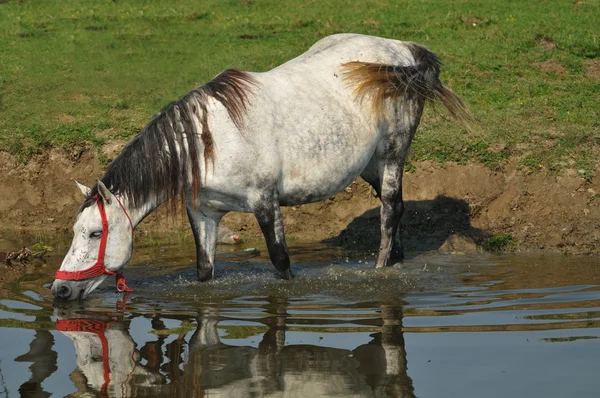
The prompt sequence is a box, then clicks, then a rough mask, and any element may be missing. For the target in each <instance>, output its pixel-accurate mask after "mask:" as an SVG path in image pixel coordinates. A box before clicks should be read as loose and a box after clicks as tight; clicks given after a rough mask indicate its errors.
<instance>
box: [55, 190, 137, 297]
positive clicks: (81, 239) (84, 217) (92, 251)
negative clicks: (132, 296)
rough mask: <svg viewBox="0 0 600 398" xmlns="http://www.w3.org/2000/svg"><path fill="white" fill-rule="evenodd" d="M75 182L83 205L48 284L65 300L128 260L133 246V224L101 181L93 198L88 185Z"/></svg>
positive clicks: (95, 284) (84, 292)
mask: <svg viewBox="0 0 600 398" xmlns="http://www.w3.org/2000/svg"><path fill="white" fill-rule="evenodd" d="M76 183H77V182H76ZM77 186H78V187H79V189H80V190H81V192H82V193H83V194H84V195H85V196H86V198H87V199H86V204H87V205H84V206H82V209H81V211H80V212H79V214H78V215H77V220H76V221H75V225H74V226H73V232H74V237H73V242H72V243H71V248H70V249H69V252H68V253H67V255H66V256H65V258H64V260H63V262H62V265H61V266H60V269H59V271H58V272H57V273H56V279H55V280H54V283H53V284H52V293H53V294H54V296H55V297H57V298H61V299H65V300H76V299H82V298H85V297H86V296H87V295H88V294H89V293H90V292H92V291H93V290H94V289H95V288H96V287H98V285H100V284H101V283H102V281H104V279H105V278H106V276H107V275H114V274H115V273H116V272H117V271H119V270H120V269H121V268H122V267H123V266H124V265H125V263H126V262H127V261H129V258H130V257H131V251H132V247H133V224H131V220H130V219H129V215H128V214H127V212H126V210H125V208H124V207H123V205H122V204H121V202H120V201H119V199H118V198H117V197H116V196H115V195H113V194H112V193H111V192H110V191H109V190H108V189H107V188H106V186H105V185H104V184H103V183H102V182H101V181H98V194H97V195H94V197H93V198H90V192H91V189H90V188H88V187H86V186H85V185H82V184H79V183H77Z"/></svg>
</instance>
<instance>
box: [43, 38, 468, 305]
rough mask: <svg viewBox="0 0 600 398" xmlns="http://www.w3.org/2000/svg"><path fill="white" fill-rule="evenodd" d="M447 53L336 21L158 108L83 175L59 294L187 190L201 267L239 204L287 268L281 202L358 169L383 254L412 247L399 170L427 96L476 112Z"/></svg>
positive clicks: (380, 262)
mask: <svg viewBox="0 0 600 398" xmlns="http://www.w3.org/2000/svg"><path fill="white" fill-rule="evenodd" d="M439 66H440V63H439V60H438V58H437V57H436V55H435V54H433V53H432V52H430V51H429V50H427V49H426V48H425V47H423V46H421V45H419V44H416V43H411V42H401V41H396V40H390V39H383V38H378V37H372V36H363V35H358V34H338V35H333V36H329V37H326V38H324V39H322V40H320V41H318V42H317V43H316V44H314V45H313V46H312V47H311V48H310V49H309V50H308V51H307V52H306V53H304V54H302V55H300V56H299V57H297V58H295V59H292V60H291V61H288V62H286V63H285V64H283V65H281V66H279V67H277V68H275V69H273V70H271V71H268V72H264V73H251V72H241V71H237V70H232V69H230V70H226V71H225V72H223V73H221V74H220V75H218V76H217V77H216V78H215V79H213V80H212V81H210V82H208V83H207V84H205V85H203V86H200V87H198V88H195V89H193V90H192V91H191V92H189V93H188V94H187V95H185V96H184V97H183V98H181V99H180V100H178V101H176V102H174V103H173V104H171V105H170V106H168V107H167V108H166V109H164V110H163V111H162V112H161V113H159V114H158V115H156V116H155V117H154V118H153V119H152V120H151V121H150V122H149V123H148V125H147V126H146V127H144V129H143V130H142V131H141V132H140V134H138V135H137V136H136V137H135V138H134V139H133V140H132V141H131V142H130V143H129V144H128V145H127V146H126V147H125V148H124V149H123V151H122V153H121V154H120V155H119V156H118V157H117V158H116V159H115V160H114V161H113V162H112V163H111V164H110V165H109V166H108V169H107V171H106V174H105V175H104V177H103V178H102V180H101V181H98V183H97V184H96V185H95V186H94V187H92V188H87V187H85V186H82V185H81V184H78V186H79V188H80V189H81V191H82V192H83V194H84V195H85V196H86V200H85V202H84V203H83V205H82V206H81V208H80V211H79V214H78V216H77V220H76V222H75V226H74V234H75V236H74V238H73V242H72V245H71V248H70V250H69V252H68V253H67V255H66V257H65V258H64V260H63V263H62V265H61V267H60V270H59V271H58V272H57V279H56V280H55V281H54V284H53V286H52V290H53V293H54V295H55V296H56V297H60V298H63V299H77V298H83V297H85V296H87V295H88V294H89V293H90V292H91V291H92V290H94V289H95V288H96V287H97V286H98V285H99V284H100V283H101V282H102V281H103V280H104V278H105V277H106V275H112V274H115V273H117V272H118V271H119V270H120V269H121V268H122V267H123V266H124V265H125V263H127V261H128V260H129V258H130V256H131V252H132V245H133V230H134V228H135V226H136V225H137V224H138V223H140V222H141V221H142V220H143V219H144V217H146V216H147V215H148V214H149V213H150V212H152V211H153V210H154V209H156V208H157V207H158V206H159V205H160V204H161V203H163V202H165V201H167V200H169V199H172V198H174V197H176V196H181V197H183V198H184V200H185V203H186V208H187V214H188V217H189V221H190V224H191V226H192V231H193V234H194V238H195V242H196V252H197V271H198V279H199V280H200V281H206V280H209V279H211V278H213V276H214V257H215V247H216V242H217V227H218V224H219V221H220V220H221V218H222V217H223V215H224V214H226V213H227V212H229V211H241V212H252V213H254V215H255V216H256V219H257V221H258V224H259V225H260V228H261V230H262V232H263V234H264V236H265V240H266V243H267V247H268V250H269V255H270V258H271V260H272V262H273V264H274V266H275V268H276V269H277V270H278V271H279V272H280V274H281V276H282V277H284V278H286V279H289V278H291V277H292V272H291V270H290V259H289V255H288V249H287V245H286V242H285V236H284V229H283V219H282V216H281V209H280V206H290V205H299V204H303V203H309V202H315V201H319V200H323V199H326V198H328V197H331V196H332V195H335V194H336V193H338V192H340V191H341V190H342V189H344V188H345V187H346V186H348V185H349V184H350V183H351V182H352V181H354V180H355V179H356V178H357V177H358V176H361V177H363V179H365V180H366V181H367V182H368V183H370V184H371V185H372V186H373V187H374V189H375V190H376V192H377V194H378V195H379V197H380V198H381V202H382V206H381V243H380V247H379V255H378V258H377V263H376V267H384V266H386V265H389V264H390V258H391V257H392V256H396V257H400V258H401V257H402V245H401V241H400V234H398V233H397V231H398V224H399V222H400V217H401V215H402V212H403V202H402V173H403V168H404V163H405V160H406V157H407V154H408V150H409V147H410V143H411V141H412V138H413V136H414V134H415V131H416V129H417V126H418V124H419V121H420V118H421V114H422V111H423V107H424V105H425V102H426V101H427V100H429V101H432V102H439V103H441V104H442V105H443V106H444V107H445V108H446V109H447V110H448V111H449V114H450V115H451V116H452V117H453V118H454V119H456V120H458V121H459V122H462V123H463V124H464V125H465V126H466V125H467V122H468V121H469V120H470V116H469V113H468V112H467V110H466V108H465V106H464V105H463V102H462V101H461V100H460V98H459V97H458V96H457V95H456V94H454V93H453V92H452V91H451V90H450V89H448V88H447V87H445V86H444V85H442V83H441V82H440V81H439V79H438V76H439ZM173 203H175V201H173ZM393 246H394V247H393ZM118 280H119V281H118V285H120V289H126V288H127V287H126V285H125V283H124V279H122V278H118Z"/></svg>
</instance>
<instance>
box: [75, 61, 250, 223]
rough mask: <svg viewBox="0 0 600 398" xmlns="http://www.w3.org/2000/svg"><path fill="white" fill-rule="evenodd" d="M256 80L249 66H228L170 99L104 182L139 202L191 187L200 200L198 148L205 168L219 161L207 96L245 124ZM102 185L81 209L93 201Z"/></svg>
mask: <svg viewBox="0 0 600 398" xmlns="http://www.w3.org/2000/svg"><path fill="white" fill-rule="evenodd" d="M255 85H256V82H255V80H254V79H253V77H252V76H251V75H250V74H249V73H247V72H241V71H238V70H235V69H228V70H226V71H224V72H223V73H221V74H220V75H218V76H217V77H215V78H214V79H213V80H211V81H210V82H208V83H206V84H205V85H203V86H200V87H197V88H195V89H193V90H192V91H190V92H189V93H188V94H186V95H185V96H184V97H182V98H181V99H179V100H178V101H175V102H173V103H171V104H170V105H168V106H167V107H166V108H165V109H163V110H162V111H161V112H160V113H158V114H157V115H155V116H154V117H153V118H152V120H150V122H149V123H148V124H147V125H146V126H145V127H144V128H143V129H142V130H141V131H140V133H138V134H137V135H136V136H135V137H134V138H133V139H132V140H131V141H130V142H129V143H128V144H127V145H126V146H125V148H123V151H122V152H121V153H120V154H119V156H117V157H116V158H115V159H114V160H113V161H112V162H111V163H110V164H109V165H108V167H107V169H106V174H105V175H104V177H102V182H103V183H104V185H106V186H107V187H108V189H109V190H110V191H111V192H112V193H113V194H116V195H121V196H126V197H127V199H128V200H129V202H130V203H131V204H132V205H133V206H134V207H137V206H139V205H141V204H143V203H147V202H148V201H150V200H157V199H159V198H161V197H162V198H164V199H166V200H169V199H172V198H174V197H176V196H178V195H180V196H182V197H185V192H186V190H191V192H192V195H193V200H194V203H197V202H196V201H197V199H198V191H199V188H200V174H201V173H200V162H199V159H200V157H199V154H198V151H199V150H201V149H202V148H204V163H205V164H204V166H205V172H206V168H207V167H208V162H209V161H210V162H211V163H213V164H214V159H215V153H214V143H213V136H212V133H211V131H210V129H209V126H208V111H207V103H208V97H212V98H214V99H216V100H217V101H219V102H220V103H221V104H223V106H224V107H225V109H226V110H227V112H228V113H229V117H230V118H231V120H232V121H233V123H234V124H235V125H236V126H237V127H238V128H240V126H241V123H242V120H243V116H244V112H245V110H246V108H247V106H248V102H249V95H250V94H251V93H252V88H253V86H255ZM97 193H98V186H97V184H95V185H94V186H93V187H92V190H91V192H90V196H89V197H88V198H87V199H86V201H85V202H84V204H83V205H82V207H81V209H80V211H81V210H83V209H84V208H86V207H88V206H90V205H91V204H93V203H94V199H93V197H94V196H95V195H96V194H97Z"/></svg>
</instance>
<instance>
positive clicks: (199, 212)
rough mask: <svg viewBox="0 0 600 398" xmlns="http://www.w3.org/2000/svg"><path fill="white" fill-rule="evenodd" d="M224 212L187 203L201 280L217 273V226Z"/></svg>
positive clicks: (210, 277) (199, 278)
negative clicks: (196, 207)
mask: <svg viewBox="0 0 600 398" xmlns="http://www.w3.org/2000/svg"><path fill="white" fill-rule="evenodd" d="M223 214H224V213H221V212H215V211H207V210H206V209H195V208H193V207H192V206H190V205H187V215H188V219H189V220H190V225H191V226H192V233H193V234H194V241H195V242H196V269H197V271H198V280H199V281H200V282H204V281H207V280H210V279H212V278H213V277H214V275H215V251H216V248H217V228H218V226H219V221H221V218H222V217H223Z"/></svg>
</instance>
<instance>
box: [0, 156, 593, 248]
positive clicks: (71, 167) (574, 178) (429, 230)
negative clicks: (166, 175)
mask: <svg viewBox="0 0 600 398" xmlns="http://www.w3.org/2000/svg"><path fill="white" fill-rule="evenodd" d="M105 149H106V150H105V153H104V154H103V155H102V157H105V156H109V158H110V156H111V154H112V156H114V154H115V153H117V152H118V149H116V148H114V146H108V147H106V148H105ZM99 158H100V156H98V154H97V153H94V152H93V151H90V150H87V149H85V148H78V149H77V150H73V151H70V152H65V151H63V150H58V149H53V150H51V151H49V152H46V153H44V154H43V155H39V156H37V157H35V158H34V159H33V160H31V161H30V162H28V163H27V164H21V163H19V162H18V160H17V159H16V158H14V157H13V156H11V155H9V154H7V153H5V152H0V186H2V187H3V188H2V190H0V217H1V218H2V220H3V223H2V227H3V229H4V230H5V231H6V230H10V231H14V230H30V231H40V230H42V231H46V232H52V231H63V232H67V233H68V231H69V230H70V228H71V226H72V224H73V221H74V218H75V210H76V209H77V207H78V206H79V204H80V203H81V197H80V196H81V194H80V192H79V191H78V190H77V189H76V188H75V186H74V184H72V182H71V181H70V180H71V179H73V178H76V179H78V180H79V181H80V182H83V183H85V184H90V185H91V184H93V183H94V182H95V180H96V179H97V178H99V177H101V176H102V174H103V166H102V165H101V163H100V162H99V160H98V159H99ZM414 165H415V171H414V172H411V173H406V174H405V182H404V199H405V201H406V211H405V214H404V217H403V220H402V225H403V236H404V240H405V242H406V246H405V249H406V250H407V251H409V252H410V251H429V250H439V251H441V252H445V253H473V252H477V251H480V250H484V249H485V246H486V242H487V240H488V238H489V237H490V236H493V235H496V234H509V235H510V236H511V237H512V244H511V245H509V246H506V247H505V249H508V250H521V251H540V250H543V251H551V252H560V253H564V254H584V255H589V254H598V253H599V252H600V244H599V243H600V229H599V228H598V221H599V220H600V178H599V177H598V173H595V177H593V178H591V179H589V178H588V179H587V180H586V179H585V178H583V176H582V175H581V174H580V173H578V171H577V170H568V169H567V170H564V171H563V172H561V173H560V174H558V175H557V174H555V173H552V172H549V171H546V170H544V169H542V170H537V171H533V172H532V170H531V169H521V168H520V167H519V162H518V159H513V160H512V161H509V162H508V163H507V164H506V165H505V166H504V169H503V171H501V172H498V171H492V170H490V169H489V168H487V167H486V166H484V165H481V164H466V165H459V164H452V163H448V164H446V165H444V166H440V165H438V164H434V163H430V162H417V163H415V164H414ZM378 208H379V200H378V199H377V198H376V197H375V194H374V191H373V190H372V189H371V188H370V187H369V186H368V185H367V184H366V183H365V182H363V181H362V180H358V181H357V182H355V183H353V184H352V185H351V186H350V187H348V188H347V189H346V190H345V191H343V192H341V193H340V194H338V195H336V196H335V197H333V198H330V199H329V200H326V201H323V202H319V203H313V204H308V205H304V206H295V207H289V208H285V209H284V211H283V213H284V218H285V227H286V233H287V236H288V239H289V240H290V241H312V242H314V241H319V240H324V241H325V242H327V243H329V244H332V245H340V246H342V247H344V248H348V249H354V248H356V249H359V250H372V251H373V252H375V251H376V250H377V247H378V239H379V215H378ZM223 223H224V225H226V226H227V227H229V228H230V229H232V230H233V231H235V232H239V233H240V234H241V235H242V237H243V238H244V239H245V240H246V241H252V240H257V241H259V240H260V239H261V234H260V230H259V228H258V226H257V224H256V222H255V220H254V218H253V217H252V216H251V215H248V214H236V213H231V214H229V215H227V216H226V217H225V219H224V221H223ZM183 228H185V229H187V228H188V227H187V221H186V219H185V216H184V215H183V213H182V214H181V216H176V217H175V218H174V219H173V217H171V218H170V219H168V218H167V217H166V211H164V210H161V209H159V210H158V211H157V212H155V213H154V214H152V215H150V216H149V217H148V218H147V219H146V220H145V221H144V222H143V223H142V225H141V226H140V227H139V228H138V231H137V232H136V234H137V235H138V236H144V235H147V234H149V233H154V232H176V231H181V230H182V229H183ZM3 233H4V234H6V233H7V232H3ZM0 238H2V236H1V235H0ZM16 249H18V248H12V250H16Z"/></svg>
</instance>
